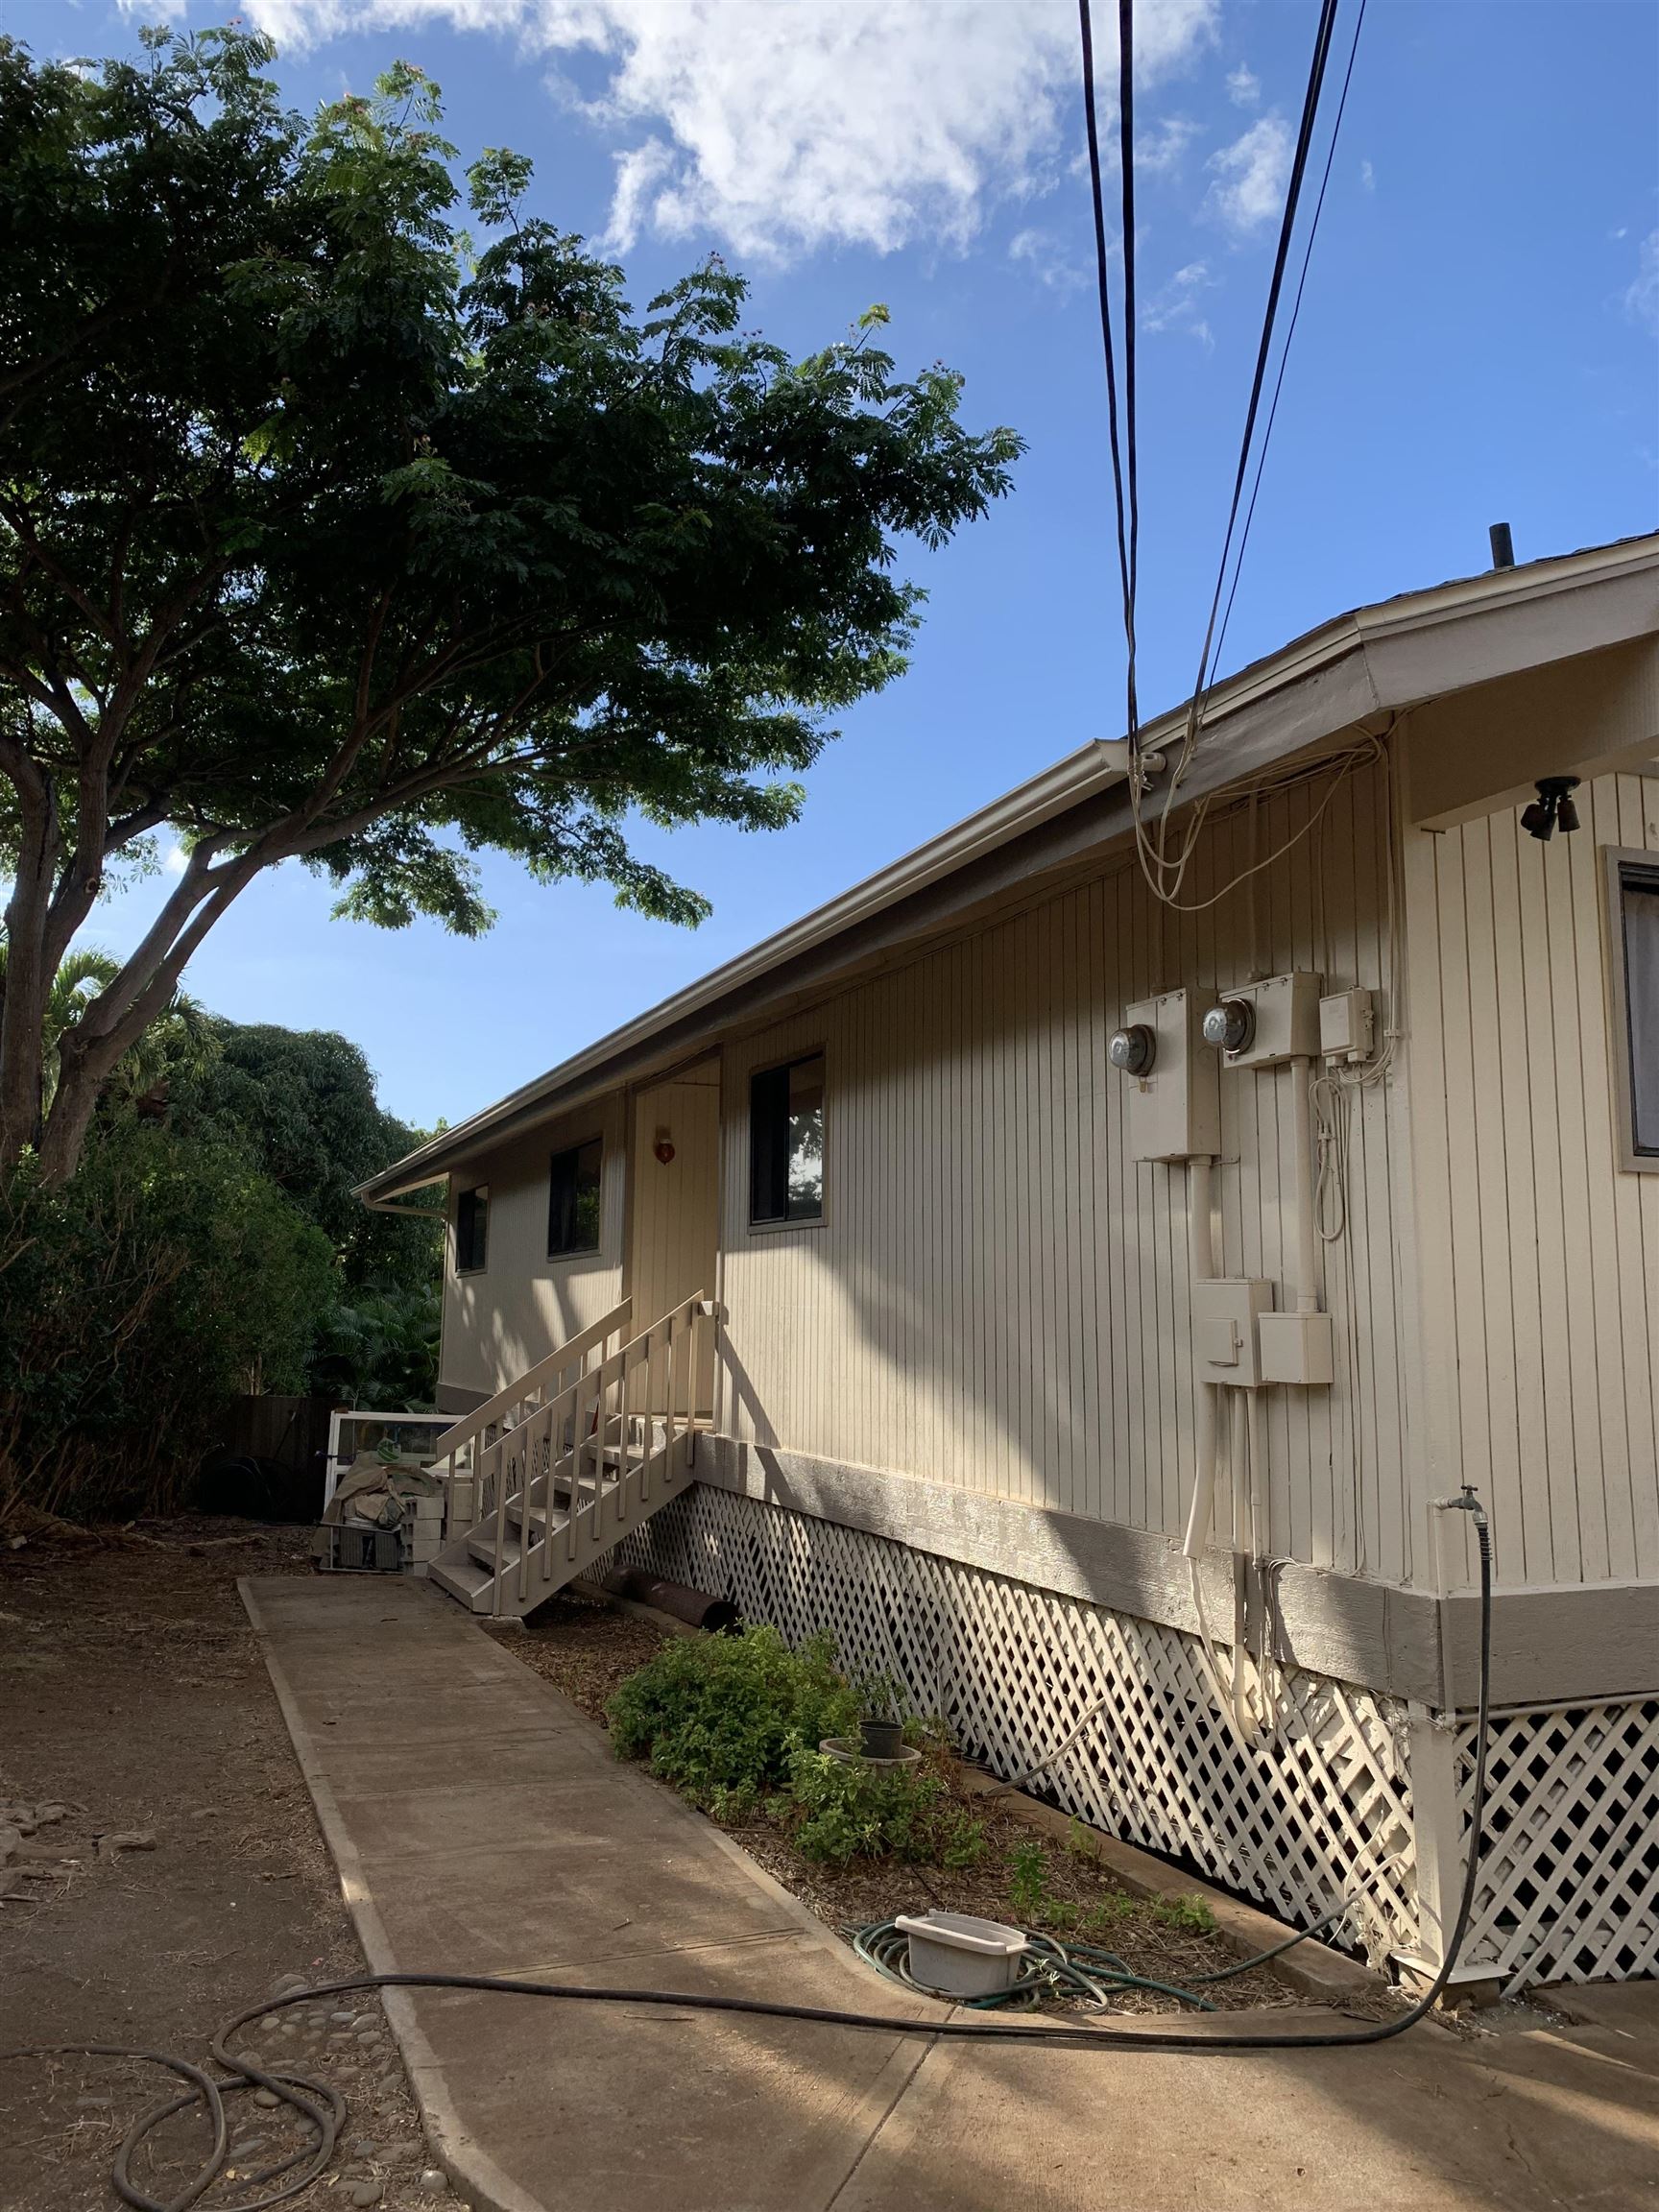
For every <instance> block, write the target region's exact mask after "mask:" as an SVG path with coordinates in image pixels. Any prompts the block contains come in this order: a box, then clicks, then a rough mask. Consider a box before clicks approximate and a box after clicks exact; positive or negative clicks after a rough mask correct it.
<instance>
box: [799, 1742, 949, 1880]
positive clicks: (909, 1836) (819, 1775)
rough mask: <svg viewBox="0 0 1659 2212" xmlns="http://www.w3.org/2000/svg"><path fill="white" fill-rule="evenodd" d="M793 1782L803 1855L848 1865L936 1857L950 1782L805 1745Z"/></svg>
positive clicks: (922, 1770) (924, 1772)
mask: <svg viewBox="0 0 1659 2212" xmlns="http://www.w3.org/2000/svg"><path fill="white" fill-rule="evenodd" d="M789 1786H790V1791H791V1794H792V1795H793V1797H794V1800H795V1806H796V1809H797V1812H798V1814H799V1815H802V1817H801V1819H800V1823H799V1825H798V1826H797V1828H796V1830H795V1844H796V1848H797V1849H798V1850H799V1851H800V1852H801V1854H802V1856H803V1857H804V1858H806V1859H824V1860H829V1861H830V1862H831V1863H833V1864H835V1865H841V1866H844V1865H845V1864H846V1863H847V1862H848V1861H849V1860H850V1859H908V1860H917V1859H926V1860H933V1859H937V1858H938V1857H939V1852H940V1844H941V1841H942V1838H941V1835H940V1833H939V1830H940V1826H941V1819H940V1816H941V1814H942V1812H943V1810H944V1799H945V1796H946V1791H945V1785H944V1784H943V1782H941V1781H940V1779H939V1777H938V1775H937V1774H934V1773H930V1772H929V1771H928V1770H927V1769H926V1767H920V1766H916V1767H867V1766H863V1765H854V1764H853V1763H851V1762H849V1761H848V1760H845V1759H832V1758H830V1757H829V1755H828V1754H827V1753H825V1752H823V1751H812V1750H803V1751H798V1752H797V1753H796V1754H795V1757H794V1759H793V1761H792V1762H791V1764H790V1769H789Z"/></svg>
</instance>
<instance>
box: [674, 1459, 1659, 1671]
mask: <svg viewBox="0 0 1659 2212" xmlns="http://www.w3.org/2000/svg"><path fill="white" fill-rule="evenodd" d="M697 1477H698V1479H699V1481H702V1482H707V1483H709V1484H711V1485H713V1486H714V1487H716V1488H719V1489H723V1490H732V1491H735V1492H736V1493H738V1494H739V1495H740V1496H743V1497H749V1498H757V1499H761V1500H763V1501H765V1502H766V1503H769V1504H773V1505H782V1506H787V1507H788V1508H789V1509H790V1510H791V1511H793V1512H796V1513H809V1514H811V1515H813V1516H814V1517H815V1518H816V1519H818V1520H821V1521H833V1522H836V1523H839V1524H840V1525H841V1526H842V1527H850V1528H860V1529H863V1530H865V1531H866V1532H867V1533H868V1534H870V1535H872V1536H885V1537H887V1538H889V1539H891V1540H892V1541H893V1542H895V1543H899V1544H909V1545H912V1546H914V1547H915V1549H916V1550H918V1551H932V1552H936V1553H937V1554H938V1555H939V1556H940V1557H941V1558H946V1559H954V1560H957V1561H959V1562H960V1563H961V1564H962V1565H964V1566H968V1567H977V1568H980V1569H983V1570H984V1571H985V1572H986V1573H988V1574H992V1575H1006V1576H1008V1577H1009V1578H1010V1579H1011V1580H1013V1581H1018V1582H1029V1583H1032V1584H1034V1585H1035V1586H1036V1587H1037V1588H1039V1589H1043V1590H1053V1591H1057V1592H1059V1593H1060V1594H1061V1595H1062V1596H1064V1597H1068V1598H1076V1599H1082V1600H1083V1601H1084V1602H1085V1603H1086V1604H1090V1605H1100V1606H1104V1607H1107V1608H1108V1609H1110V1610H1111V1611H1114V1612H1118V1613H1131V1614H1134V1615H1136V1616H1137V1617H1138V1618H1139V1619H1141V1620H1142V1621H1152V1622H1156V1623H1159V1624H1160V1625H1163V1626H1167V1627H1171V1628H1184V1629H1186V1630H1188V1631H1189V1632H1195V1631H1196V1629H1197V1626H1198V1617H1197V1613H1196V1610H1195V1608H1194V1606H1193V1603H1192V1594H1191V1587H1190V1576H1189V1573H1188V1567H1187V1562H1186V1560H1185V1559H1184V1558H1183V1557H1182V1554H1181V1551H1180V1548H1179V1546H1178V1545H1176V1544H1175V1543H1174V1542H1172V1541H1171V1539H1170V1538H1168V1537H1166V1536H1161V1535H1155V1534H1152V1533H1150V1532H1149V1531H1147V1530H1145V1529H1140V1528H1125V1527H1121V1526H1119V1525H1118V1524H1117V1523H1115V1522H1107V1521H1090V1520H1086V1519H1084V1518H1083V1517H1081V1516H1080V1515H1077V1514H1072V1513H1056V1512H1050V1511H1047V1510H1046V1509H1044V1508H1043V1507H1041V1506H1035V1505H1025V1504H1022V1503H1019V1502H1018V1501H1017V1500H1014V1499H1009V1498H986V1497H979V1496H975V1495H974V1494H973V1493H970V1492H967V1491H959V1490H951V1489H947V1488H946V1487H945V1486H944V1485H943V1484H941V1483H937V1482H927V1481H924V1480H922V1479H920V1478H918V1477H916V1476H911V1475H895V1474H889V1473H884V1472H881V1471H879V1470H878V1469H875V1468H870V1467H854V1466H851V1465H848V1464H846V1463H845V1462H842V1461H837V1460H830V1459H815V1458H812V1457H809V1456H808V1455H805V1454H804V1453H799V1452H783V1451H779V1450H776V1449H773V1448H772V1447H770V1446H764V1445H754V1444H742V1443H739V1442H737V1441H736V1440H735V1439H734V1438H732V1437H729V1436H704V1437H701V1438H699V1440H698V1449H697ZM1202 1572H1203V1577H1204V1580H1203V1589H1204V1605H1205V1612H1206V1615H1207V1617H1208V1618H1209V1621H1210V1623H1211V1627H1212V1629H1213V1630H1214V1631H1215V1632H1217V1633H1220V1632H1227V1633H1229V1634H1230V1633H1231V1629H1232V1623H1233V1618H1234V1579H1233V1559H1232V1555H1231V1553H1229V1552H1225V1551H1212V1552H1210V1553H1209V1554H1208V1556H1207V1557H1206V1559H1205V1562H1204V1566H1203V1570H1202ZM1277 1596H1278V1618H1279V1628H1280V1640H1281V1641H1280V1656H1281V1657H1282V1658H1283V1659H1285V1660H1286V1661H1287V1662H1293V1663H1294V1664H1295V1665H1296V1666H1298V1667H1302V1668H1306V1669H1307V1670H1308V1671H1310V1672H1312V1673H1317V1674H1328V1675H1333V1676H1334V1677H1335V1678H1336V1679H1337V1680H1338V1681H1342V1682H1354V1683H1358V1684H1360V1685H1361V1686H1362V1687H1364V1688H1365V1689H1368V1690H1372V1691H1376V1692H1379V1693H1382V1694H1383V1695H1388V1696H1393V1697H1408V1698H1415V1699H1417V1700H1418V1701H1419V1702H1421V1703H1422V1704H1425V1705H1431V1706H1440V1705H1442V1704H1443V1703H1444V1702H1445V1701H1446V1692H1445V1688H1444V1686H1443V1679H1442V1648H1441V1647H1442V1638H1441V1623H1440V1612H1441V1604H1442V1601H1440V1600H1437V1599H1435V1598H1434V1597H1433V1596H1432V1595H1431V1594H1430V1593H1429V1592H1427V1591H1419V1590H1402V1589H1399V1588H1397V1587H1396V1586H1394V1585H1393V1584H1390V1583H1385V1582H1369V1581H1363V1580H1361V1579H1360V1578H1359V1577H1358V1576H1356V1575H1335V1574H1331V1573H1328V1572H1327V1571H1325V1570H1324V1569H1322V1568H1317V1567H1305V1566H1300V1565H1297V1564H1295V1563H1291V1564H1289V1565H1286V1566H1285V1567H1284V1568H1282V1569H1281V1570H1280V1572H1279V1575H1278V1577H1277ZM1443 1603H1444V1610H1445V1616H1446V1637H1445V1644H1446V1657H1447V1658H1448V1659H1449V1660H1450V1662H1451V1693H1452V1695H1453V1696H1454V1697H1455V1698H1456V1699H1457V1700H1458V1701H1459V1702H1460V1703H1467V1702H1469V1701H1470V1699H1471V1698H1472V1697H1473V1695H1474V1692H1475V1684H1476V1680H1477V1672H1478V1665H1479V1603H1478V1600H1477V1599H1476V1598H1475V1597H1474V1596H1473V1594H1467V1595H1459V1596H1458V1597H1455V1598H1451V1599H1445V1600H1444V1601H1443ZM1654 1691H1659V1584H1651V1583H1645V1584H1622V1583H1620V1584H1597V1585H1595V1586H1592V1587H1586V1588H1582V1589H1564V1590H1520V1591H1513V1592H1503V1593H1501V1594H1500V1596H1499V1598H1498V1599H1497V1601H1496V1603H1495V1605H1494V1607H1493V1639H1492V1696H1493V1701H1494V1703H1495V1704H1500V1705H1549V1704H1565V1703H1568V1702H1571V1701H1575V1700H1580V1699H1581V1700H1584V1701H1586V1702H1590V1701H1599V1700H1602V1699H1612V1698H1616V1697H1626V1696H1641V1695H1648V1694H1650V1693H1652V1692H1654Z"/></svg>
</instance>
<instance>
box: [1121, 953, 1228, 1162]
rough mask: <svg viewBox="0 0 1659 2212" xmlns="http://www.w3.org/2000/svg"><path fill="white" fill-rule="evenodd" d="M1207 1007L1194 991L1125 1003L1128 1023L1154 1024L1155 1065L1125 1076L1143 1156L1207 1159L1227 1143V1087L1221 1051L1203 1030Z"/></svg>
mask: <svg viewBox="0 0 1659 2212" xmlns="http://www.w3.org/2000/svg"><path fill="white" fill-rule="evenodd" d="M1206 1004H1208V1001H1206ZM1204 1012H1205V1007H1204V1006H1200V1005H1199V1004H1198V1002H1197V1000H1196V999H1195V998H1193V996H1192V994H1191V992H1190V991H1165V992H1161V993H1160V994H1159V996H1158V997H1157V998H1143V999H1142V1001H1141V1003H1140V1004H1139V1005H1137V1006H1125V1007H1124V1009H1123V1024H1124V1027H1125V1028H1129V1029H1133V1028H1138V1027H1139V1028H1143V1029H1149V1030H1150V1031H1151V1033H1152V1036H1153V1039H1154V1050H1153V1054H1152V1066H1151V1068H1150V1069H1149V1070H1147V1072H1146V1073H1145V1074H1144V1075H1130V1076H1127V1077H1125V1082H1126V1084H1127V1087H1128V1092H1129V1150H1130V1153H1131V1155H1132V1156H1133V1157H1134V1158H1135V1159H1137V1160H1206V1159H1210V1158H1213V1157H1214V1154H1215V1153H1217V1152H1219V1151H1220V1149H1221V1092H1220V1086H1219V1084H1218V1083H1217V1081H1216V1072H1215V1055H1214V1052H1212V1051H1210V1050H1209V1048H1208V1047H1207V1046H1205V1044H1204V1041H1203V1038H1202V1036H1201V1034H1200V1023H1201V1022H1202V1021H1203V1019H1204Z"/></svg>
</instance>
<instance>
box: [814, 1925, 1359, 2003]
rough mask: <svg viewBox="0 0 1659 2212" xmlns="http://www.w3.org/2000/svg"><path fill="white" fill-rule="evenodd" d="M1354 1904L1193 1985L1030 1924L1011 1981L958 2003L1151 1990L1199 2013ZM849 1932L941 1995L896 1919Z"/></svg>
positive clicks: (886, 1968) (877, 1964) (873, 1962)
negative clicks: (918, 1970)
mask: <svg viewBox="0 0 1659 2212" xmlns="http://www.w3.org/2000/svg"><path fill="white" fill-rule="evenodd" d="M1347 1911H1348V1906H1347V1903H1346V1902H1344V1903H1343V1904H1340V1905H1338V1906H1336V1907H1334V1909H1333V1910H1332V1911H1329V1912H1327V1913H1326V1914H1325V1915H1324V1917H1323V1918H1322V1919H1319V1920H1315V1921H1314V1923H1313V1925H1312V1927H1311V1928H1305V1929H1303V1931H1302V1933H1301V1934H1300V1935H1299V1936H1286V1939H1285V1941H1284V1942H1283V1943H1275V1944H1274V1946H1273V1948H1272V1949H1271V1950H1270V1951H1258V1952H1257V1953H1256V1955H1255V1957H1254V1958H1251V1959H1240V1960H1237V1961H1236V1962H1235V1963H1234V1964H1233V1965H1231V1966H1222V1967H1220V1968H1218V1969H1217V1970H1216V1971H1215V1972H1214V1973H1213V1974H1194V1975H1193V1976H1192V1977H1191V1982H1192V1984H1193V1985H1192V1986H1191V1987H1190V1988H1188V1987H1184V1986H1183V1985H1181V1984H1177V1983H1174V1982H1157V1981H1154V1980H1153V1979H1152V1978H1151V1976H1149V1975H1146V1974H1137V1973H1136V1972H1135V1971H1134V1969H1133V1968H1132V1967H1131V1966H1129V1965H1128V1964H1127V1963H1126V1961H1125V1960H1121V1959H1119V1958H1118V1954H1117V1952H1115V1951H1104V1950H1102V1949H1101V1948H1100V1946H1099V1945H1098V1944H1096V1943H1062V1942H1059V1941H1058V1940H1057V1939H1056V1938H1055V1937H1054V1936H1047V1935H1045V1934H1044V1932H1043V1931H1042V1930H1041V1929H1040V1928H1022V1929H1021V1931H1020V1933H1021V1935H1022V1936H1024V1938H1025V1942H1026V1946H1027V1948H1026V1951H1025V1955H1024V1957H1023V1958H1022V1960H1021V1961H1020V1967H1019V1971H1018V1973H1017V1974H1016V1975H1015V1978H1014V1981H1013V1983H1012V1984H1011V1985H1010V1986H1009V1987H1008V1988H1006V1989H998V1990H994V1991H993V1992H992V1994H991V1995H990V1996H988V1997H961V1998H957V1999H956V2000H955V2002H956V2003H957V2004H960V2005H965V2006H967V2007H968V2008H970V2009H971V2010H974V2011H977V2012H987V2011H993V2010H997V2009H998V2008H1002V2007H1004V2006H1011V2007H1013V2008H1015V2009H1016V2010H1019V2011H1029V2010H1031V2008H1033V2007H1034V2006H1037V2005H1040V2004H1041V2003H1042V2002H1043V2000H1044V1998H1045V1997H1083V1998H1087V1999H1088V2000H1089V2002H1090V2003H1092V2004H1094V2005H1098V2006H1101V2007H1109V2006H1110V2005H1111V2001H1112V1999H1113V1997H1114V1996H1115V1995H1116V1994H1117V1993H1118V1991H1119V1990H1123V1989H1148V1990H1151V1991H1152V1992H1153V1993H1154V1994H1155V1995H1157V1996H1160V1997H1173V1998H1174V1999H1175V2000H1176V2001H1177V2003H1179V2004H1182V2005H1189V2006H1190V2007H1191V2008H1192V2009H1193V2010H1194V2011H1195V2012H1214V2010H1215V2009H1216V2008H1215V2007H1214V2005H1212V2004H1211V2002H1210V2000H1209V1998H1208V1997H1205V1996H1202V1995H1200V1994H1199V1992H1200V1990H1201V1989H1202V1988H1204V1987H1205V1986H1206V1985H1208V1984H1211V1983H1214V1982H1231V1981H1232V1979H1233V1977H1234V1976H1235V1975H1236V1974H1248V1973H1249V1971H1250V1969H1251V1968H1252V1967H1253V1966H1265V1965H1266V1964H1267V1963H1268V1962H1269V1960H1274V1959H1279V1958H1282V1957H1283V1956H1284V1954H1285V1953H1286V1951H1289V1950H1291V1949H1293V1948H1294V1946H1295V1945H1296V1944H1298V1943H1306V1942H1307V1941H1308V1940H1309V1938H1310V1936H1319V1935H1322V1934H1323V1933H1324V1931H1325V1930H1326V1929H1327V1928H1330V1927H1332V1926H1333V1925H1334V1923H1335V1922H1336V1921H1338V1920H1340V1919H1341V1918H1342V1917H1343V1915H1344V1914H1345V1913H1346V1912H1347ZM844 1933H845V1935H846V1936H847V1939H848V1941H849V1942H850V1943H851V1944H852V1946H853V1948H854V1951H855V1952H856V1953H857V1954H858V1956H859V1958H860V1959H862V1960H863V1961H864V1963H865V1965H866V1966H873V1967H874V1968H875V1969H876V1971H877V1973H878V1974H879V1975H880V1976H881V1978H882V1980H883V1981H884V1982H895V1983H897V1984H899V1986H900V1988H902V1989H913V1990H914V1991H915V1992H916V1994H917V1995H918V1996H919V1997H936V1996H937V1995H938V1994H939V1992H938V1991H937V1990H936V1989H929V1988H928V1987H927V1986H926V1984H925V1983H922V1982H918V1981H916V1980H915V1979H914V1978H913V1977H912V1975H911V1972H910V1963H909V1951H910V1939H909V1937H908V1936H906V1935H905V1934H904V1931H903V1930H902V1928H901V1927H900V1926H899V1924H898V1922H897V1921H896V1920H876V1921H873V1922H872V1923H871V1924H870V1926H869V1927H867V1928H850V1929H847V1930H845V1931H844Z"/></svg>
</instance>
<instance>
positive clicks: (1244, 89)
mask: <svg viewBox="0 0 1659 2212" xmlns="http://www.w3.org/2000/svg"><path fill="white" fill-rule="evenodd" d="M1227 97H1228V99H1229V100H1231V101H1232V103H1233V105H1234V107H1235V108H1254V107H1255V105H1256V103H1257V101H1258V100H1260V99H1261V97H1262V80H1261V78H1260V77H1258V76H1257V74H1256V72H1255V70H1254V69H1251V68H1249V67H1248V66H1247V65H1246V64H1245V63H1244V62H1242V61H1240V62H1239V64H1238V68H1237V69H1230V70H1229V71H1228V73H1227Z"/></svg>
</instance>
